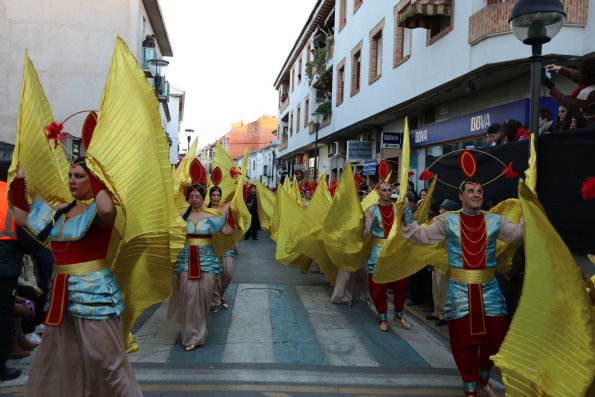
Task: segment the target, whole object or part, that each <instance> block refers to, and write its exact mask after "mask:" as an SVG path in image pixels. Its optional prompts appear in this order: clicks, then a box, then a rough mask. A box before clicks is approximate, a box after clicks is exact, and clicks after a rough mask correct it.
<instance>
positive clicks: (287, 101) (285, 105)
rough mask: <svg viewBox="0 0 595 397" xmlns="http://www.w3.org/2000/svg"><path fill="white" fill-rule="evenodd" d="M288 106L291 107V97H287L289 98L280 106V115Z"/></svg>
mask: <svg viewBox="0 0 595 397" xmlns="http://www.w3.org/2000/svg"><path fill="white" fill-rule="evenodd" d="M287 106H289V95H287V98H285V100H284V101H283V102H281V103H280V104H279V113H282V112H283V111H284V110H285V109H287Z"/></svg>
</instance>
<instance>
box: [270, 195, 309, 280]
mask: <svg viewBox="0 0 595 397" xmlns="http://www.w3.org/2000/svg"><path fill="white" fill-rule="evenodd" d="M277 196H278V197H279V198H278V200H279V230H278V232H277V246H276V250H275V260H276V261H277V262H279V263H281V264H282V265H285V266H291V265H293V264H297V265H298V266H299V268H300V270H301V271H302V272H307V271H308V267H309V266H310V262H312V260H311V259H310V258H308V257H307V256H305V255H302V254H300V253H298V252H290V251H288V250H287V248H286V247H287V241H288V240H289V235H290V233H291V230H292V228H293V226H294V225H296V224H297V223H298V221H299V220H300V219H301V217H302V216H303V215H304V208H302V206H301V205H298V204H297V203H296V202H295V200H294V197H292V195H291V193H289V192H287V191H286V190H285V189H279V190H278V191H277ZM307 266H308V267H307ZM304 268H305V269H304Z"/></svg>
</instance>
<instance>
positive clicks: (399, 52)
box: [393, 0, 411, 68]
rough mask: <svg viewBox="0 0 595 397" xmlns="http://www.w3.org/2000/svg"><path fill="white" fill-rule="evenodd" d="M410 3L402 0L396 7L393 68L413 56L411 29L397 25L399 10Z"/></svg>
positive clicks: (407, 0)
mask: <svg viewBox="0 0 595 397" xmlns="http://www.w3.org/2000/svg"><path fill="white" fill-rule="evenodd" d="M408 4H409V0H406V1H401V2H400V3H399V4H397V5H396V6H395V8H394V17H395V37H394V40H393V68H396V67H397V66H399V65H401V64H402V63H404V62H405V61H407V60H408V59H409V57H410V56H411V29H408V28H402V27H400V26H398V25H397V21H398V19H399V12H400V11H401V10H402V9H403V8H404V7H405V6H406V5H408Z"/></svg>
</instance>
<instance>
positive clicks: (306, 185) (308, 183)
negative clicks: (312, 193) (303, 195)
mask: <svg viewBox="0 0 595 397" xmlns="http://www.w3.org/2000/svg"><path fill="white" fill-rule="evenodd" d="M302 186H303V187H304V188H306V189H307V188H309V187H310V182H308V180H307V179H304V180H303V181H302Z"/></svg>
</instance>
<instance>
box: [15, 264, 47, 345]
mask: <svg viewBox="0 0 595 397" xmlns="http://www.w3.org/2000/svg"><path fill="white" fill-rule="evenodd" d="M22 264H23V265H22V267H21V275H20V276H19V285H18V287H17V295H18V296H22V297H23V298H25V299H27V300H29V301H31V302H32V303H33V304H34V307H35V310H34V312H35V314H36V315H35V317H34V318H32V319H30V320H29V319H27V318H26V319H24V320H23V323H22V332H23V333H24V337H25V339H26V340H27V341H28V342H29V343H31V344H33V345H35V346H37V345H39V344H40V343H41V338H40V337H39V336H37V334H36V333H35V327H36V326H37V325H39V324H41V321H42V320H43V318H42V316H41V314H42V313H43V306H44V304H45V299H44V291H43V290H42V289H41V288H39V287H38V285H37V277H36V276H35V271H34V269H35V264H34V262H33V260H32V258H31V257H30V256H29V255H24V256H23V261H22ZM25 350H27V349H25Z"/></svg>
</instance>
